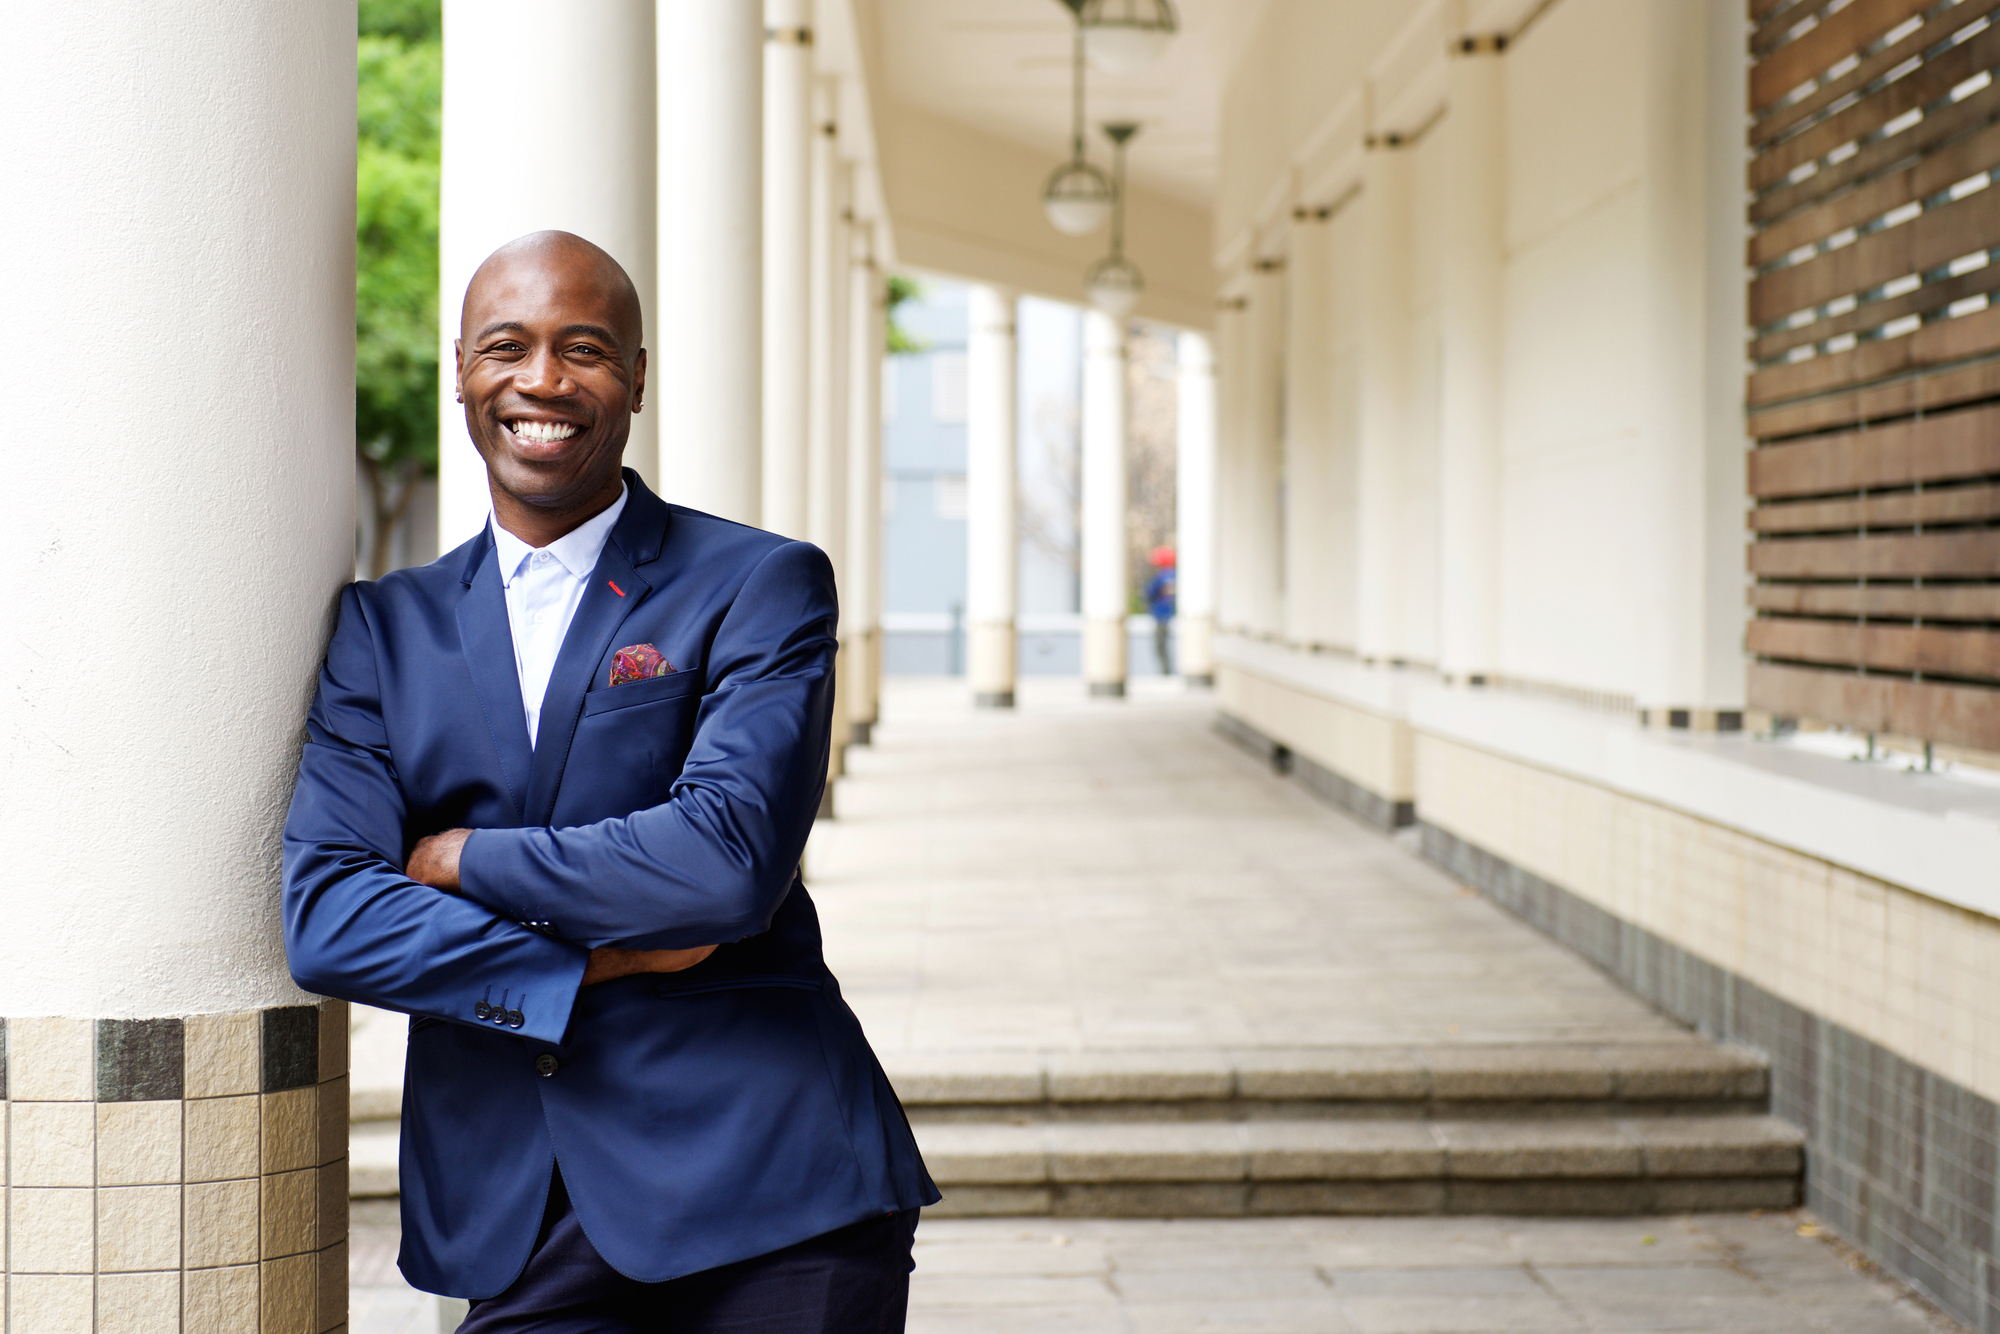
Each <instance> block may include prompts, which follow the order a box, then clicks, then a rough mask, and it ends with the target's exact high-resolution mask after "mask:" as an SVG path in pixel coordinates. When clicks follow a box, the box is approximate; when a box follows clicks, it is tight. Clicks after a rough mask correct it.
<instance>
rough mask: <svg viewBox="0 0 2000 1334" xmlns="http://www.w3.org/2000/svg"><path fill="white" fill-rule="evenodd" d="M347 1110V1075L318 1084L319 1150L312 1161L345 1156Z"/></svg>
mask: <svg viewBox="0 0 2000 1334" xmlns="http://www.w3.org/2000/svg"><path fill="white" fill-rule="evenodd" d="M347 1110H348V1091H347V1076H345V1075H342V1076H341V1077H340V1078H339V1079H330V1080H328V1081H327V1082H326V1083H324V1084H322V1085H320V1088H319V1152H318V1154H317V1155H316V1156H315V1157H314V1159H313V1161H314V1162H316V1163H332V1162H338V1161H339V1160H340V1159H342V1158H345V1157H346V1156H347Z"/></svg>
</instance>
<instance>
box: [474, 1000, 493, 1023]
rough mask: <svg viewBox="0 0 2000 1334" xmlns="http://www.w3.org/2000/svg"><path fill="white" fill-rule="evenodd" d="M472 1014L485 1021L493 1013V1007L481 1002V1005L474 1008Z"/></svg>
mask: <svg viewBox="0 0 2000 1334" xmlns="http://www.w3.org/2000/svg"><path fill="white" fill-rule="evenodd" d="M472 1012H473V1013H474V1014H475V1015H478V1016H479V1017H480V1018H481V1019H484V1018H486V1017H487V1016H488V1015H490V1014H492V1013H493V1007H492V1006H491V1005H488V1004H487V1003H486V1002H485V1001H481V1002H479V1004H477V1005H475V1006H473V1007H472Z"/></svg>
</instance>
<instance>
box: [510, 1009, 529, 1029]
mask: <svg viewBox="0 0 2000 1334" xmlns="http://www.w3.org/2000/svg"><path fill="white" fill-rule="evenodd" d="M527 1021H528V1020H527V1016H526V1015H524V1014H522V1013H521V1012H520V1011H519V1010H509V1011H507V1027H509V1028H519V1027H520V1026H521V1025H522V1024H524V1023H526V1022H527Z"/></svg>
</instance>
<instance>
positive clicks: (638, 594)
mask: <svg viewBox="0 0 2000 1334" xmlns="http://www.w3.org/2000/svg"><path fill="white" fill-rule="evenodd" d="M620 518H621V519H622V518H623V516H622V515H621V516H620ZM650 592H652V585H651V584H648V583H647V582H646V581H645V580H644V579H641V578H640V577H639V575H638V574H637V572H635V571H634V570H633V569H632V563H631V562H630V561H628V560H626V559H625V553H624V552H622V551H620V550H619V549H618V544H617V543H616V542H606V543H605V544H604V554H603V555H601V556H599V557H598V558H597V568H596V569H595V570H593V571H591V575H590V583H589V585H588V586H587V587H586V588H585V589H584V590H583V601H582V602H580V603H579V604H577V609H576V619H574V620H572V621H571V622H570V623H569V633H568V634H566V635H564V636H563V642H562V651H561V652H560V653H558V654H557V655H556V666H555V671H554V672H552V673H551V674H550V675H549V689H548V693H547V694H546V695H544V696H542V719H541V723H540V725H539V726H538V727H537V728H536V734H535V757H534V766H533V768H532V770H531V774H532V777H531V778H530V779H529V782H528V807H527V823H528V824H529V825H545V824H547V823H548V822H549V817H550V815H551V813H552V812H554V810H555V806H556V793H557V791H558V790H559V789H560V788H561V786H562V772H563V765H564V763H565V762H566V761H567V760H568V759H569V746H570V741H571V740H572V739H573V738H574V737H575V736H576V724H577V720H578V719H579V718H580V717H581V716H582V714H583V696H584V692H585V691H587V690H589V689H590V683H591V678H592V676H593V675H595V674H596V671H597V664H598V662H599V661H600V660H602V659H603V657H604V654H605V652H606V650H608V649H609V648H610V647H611V637H612V636H613V635H614V634H616V633H617V632H618V627H619V626H620V625H623V624H624V623H625V618H626V617H627V616H630V615H631V614H632V611H633V609H634V608H635V607H637V606H638V605H639V604H640V603H641V602H643V601H644V600H645V598H646V594H648V593H650Z"/></svg>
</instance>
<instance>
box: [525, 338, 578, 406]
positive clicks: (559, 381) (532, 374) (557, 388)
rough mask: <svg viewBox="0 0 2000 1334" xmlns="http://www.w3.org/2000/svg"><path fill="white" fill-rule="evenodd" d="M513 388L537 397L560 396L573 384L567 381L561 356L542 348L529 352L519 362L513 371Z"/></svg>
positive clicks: (572, 388)
mask: <svg viewBox="0 0 2000 1334" xmlns="http://www.w3.org/2000/svg"><path fill="white" fill-rule="evenodd" d="M514 388H515V389H517V390H519V391H520V392H521V393H524V394H533V395H535V396H536V397H537V398H560V397H562V396H563V395H565V394H568V393H570V392H572V391H573V390H574V389H575V386H574V385H572V384H571V383H570V381H569V375H568V374H567V372H566V371H565V369H564V367H563V362H562V358H561V357H559V356H557V355H556V354H555V351H554V350H553V349H543V350H541V351H538V352H531V353H529V354H528V356H527V358H526V360H524V361H522V362H521V364H520V367H519V369H517V370H516V371H515V372H514Z"/></svg>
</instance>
